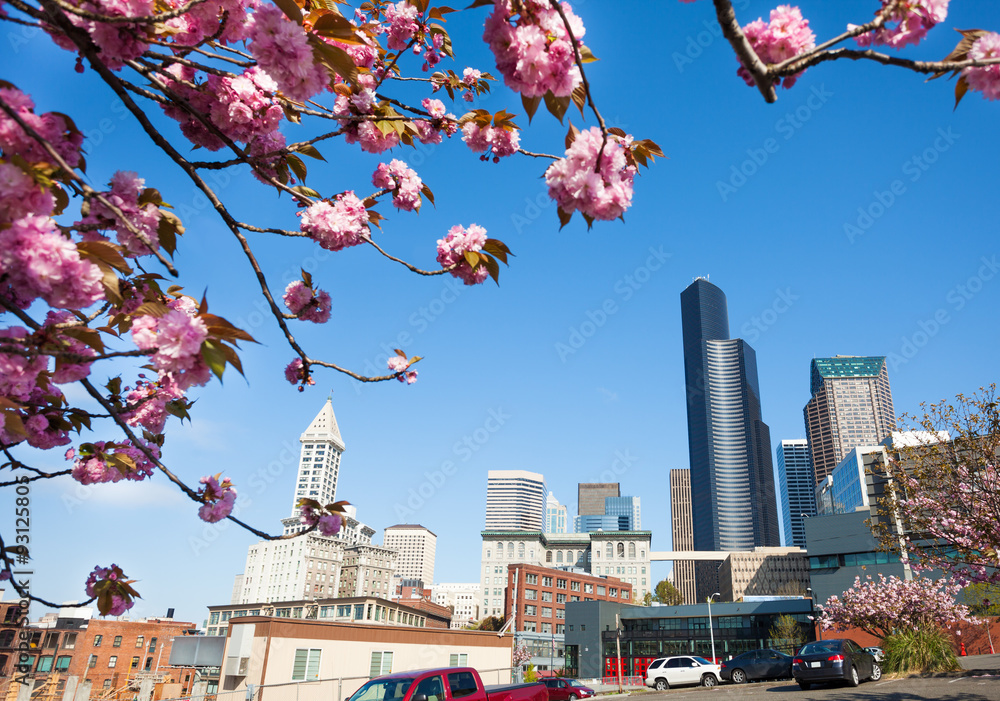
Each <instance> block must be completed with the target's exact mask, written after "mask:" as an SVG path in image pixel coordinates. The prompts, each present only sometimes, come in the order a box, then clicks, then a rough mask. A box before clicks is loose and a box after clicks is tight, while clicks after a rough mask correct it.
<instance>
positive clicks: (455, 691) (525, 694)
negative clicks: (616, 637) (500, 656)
mask: <svg viewBox="0 0 1000 701" xmlns="http://www.w3.org/2000/svg"><path fill="white" fill-rule="evenodd" d="M456 699H462V701H548V690H547V689H546V688H545V686H544V685H542V684H538V683H534V684H497V685H491V686H483V680H482V679H480V678H479V672H477V671H476V670H474V669H472V668H471V667H444V668H441V669H421V670H415V671H412V672H396V673H395V674H386V675H384V676H381V677H376V678H375V679H372V680H371V681H368V682H366V683H365V684H364V686H362V687H361V688H360V689H358V690H357V691H355V692H354V693H353V694H351V697H350V698H349V699H348V700H347V701H453V700H456Z"/></svg>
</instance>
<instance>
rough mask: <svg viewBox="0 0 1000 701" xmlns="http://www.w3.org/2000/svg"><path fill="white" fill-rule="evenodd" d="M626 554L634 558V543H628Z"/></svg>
mask: <svg viewBox="0 0 1000 701" xmlns="http://www.w3.org/2000/svg"><path fill="white" fill-rule="evenodd" d="M628 556H629V557H630V558H632V559H633V560H634V559H635V543H629V544H628Z"/></svg>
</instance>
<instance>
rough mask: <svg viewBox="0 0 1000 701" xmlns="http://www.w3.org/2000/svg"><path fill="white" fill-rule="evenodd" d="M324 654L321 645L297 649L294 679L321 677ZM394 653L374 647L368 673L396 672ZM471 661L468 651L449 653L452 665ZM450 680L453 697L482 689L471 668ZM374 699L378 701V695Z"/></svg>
mask: <svg viewBox="0 0 1000 701" xmlns="http://www.w3.org/2000/svg"><path fill="white" fill-rule="evenodd" d="M322 656H323V651H322V650H320V649H319V648H298V649H297V650H296V651H295V658H294V660H293V662H292V681H293V682H302V681H314V680H317V679H319V678H320V676H319V668H320V660H321V658H322ZM392 657H393V653H392V651H391V650H373V651H372V653H371V658H370V662H369V666H368V676H369V677H373V678H374V677H380V676H382V675H384V674H392ZM468 664H469V655H468V653H465V652H458V653H455V652H453V653H450V654H449V656H448V666H449V667H466V666H468ZM462 675H465V676H466V677H468V678H461V679H456V678H455V677H460V676H462ZM434 680H437V681H438V683H439V684H440V677H431V678H430V679H429V680H425V681H423V682H421V685H423V684H427V682H428V681H434ZM448 680H449V686H450V687H451V697H452V698H453V699H456V698H461V697H463V696H469V695H470V694H474V693H475V692H476V691H477V690H478V686H477V685H476V680H475V678H474V677H473V676H472V674H470V673H469V672H456V673H455V674H449V675H448ZM419 693H422V692H421V687H417V689H416V690H414V692H413V696H416V695H417V694H419ZM431 695H433V694H428V695H427V697H428V698H430V697H431ZM437 695H438V696H440V697H441V698H443V696H442V695H441V691H440V690H439V691H438V692H437ZM372 701H374V699H373V700H372Z"/></svg>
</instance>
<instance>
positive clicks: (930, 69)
mask: <svg viewBox="0 0 1000 701" xmlns="http://www.w3.org/2000/svg"><path fill="white" fill-rule="evenodd" d="M844 58H847V59H851V60H852V61H858V60H867V61H875V62H876V63H881V64H882V65H885V66H897V67H900V68H906V69H909V70H911V71H914V72H916V73H949V72H951V71H960V70H962V69H963V68H981V67H983V66H992V65H997V64H1000V58H985V59H979V60H973V59H969V60H966V61H914V60H912V59H908V58H901V57H899V56H889V55H888V54H883V53H879V52H878V51H873V50H871V49H866V50H861V49H833V50H832V51H826V52H824V53H822V54H819V55H818V56H812V57H810V58H809V59H802V60H796V61H795V62H794V63H790V64H789V63H788V62H787V61H786V62H785V63H783V64H782V65H783V66H785V67H784V68H782V69H781V71H780V72H779V71H777V70H775V75H781V76H785V75H792V74H794V73H798V72H799V71H802V70H804V69H806V68H809V67H810V66H815V65H817V64H820V63H825V62H826V61H836V60H838V59H844ZM786 64H788V65H786Z"/></svg>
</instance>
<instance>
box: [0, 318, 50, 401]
mask: <svg viewBox="0 0 1000 701" xmlns="http://www.w3.org/2000/svg"><path fill="white" fill-rule="evenodd" d="M29 336H30V334H29V333H28V330H27V329H25V328H24V327H23V326H11V327H10V328H6V329H0V343H3V344H5V345H17V346H19V347H22V348H25V350H27V348H26V346H25V341H27V340H28V338H29ZM47 368H48V359H47V358H46V357H45V356H44V355H36V356H35V357H28V356H23V355H18V354H15V353H0V396H4V397H7V398H8V399H12V400H14V401H15V402H24V401H28V399H29V398H30V397H31V393H32V391H33V390H34V389H35V388H36V387H37V386H38V384H39V380H38V376H39V375H40V374H41V373H43V372H45V370H46V369H47ZM43 384H44V382H43Z"/></svg>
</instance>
